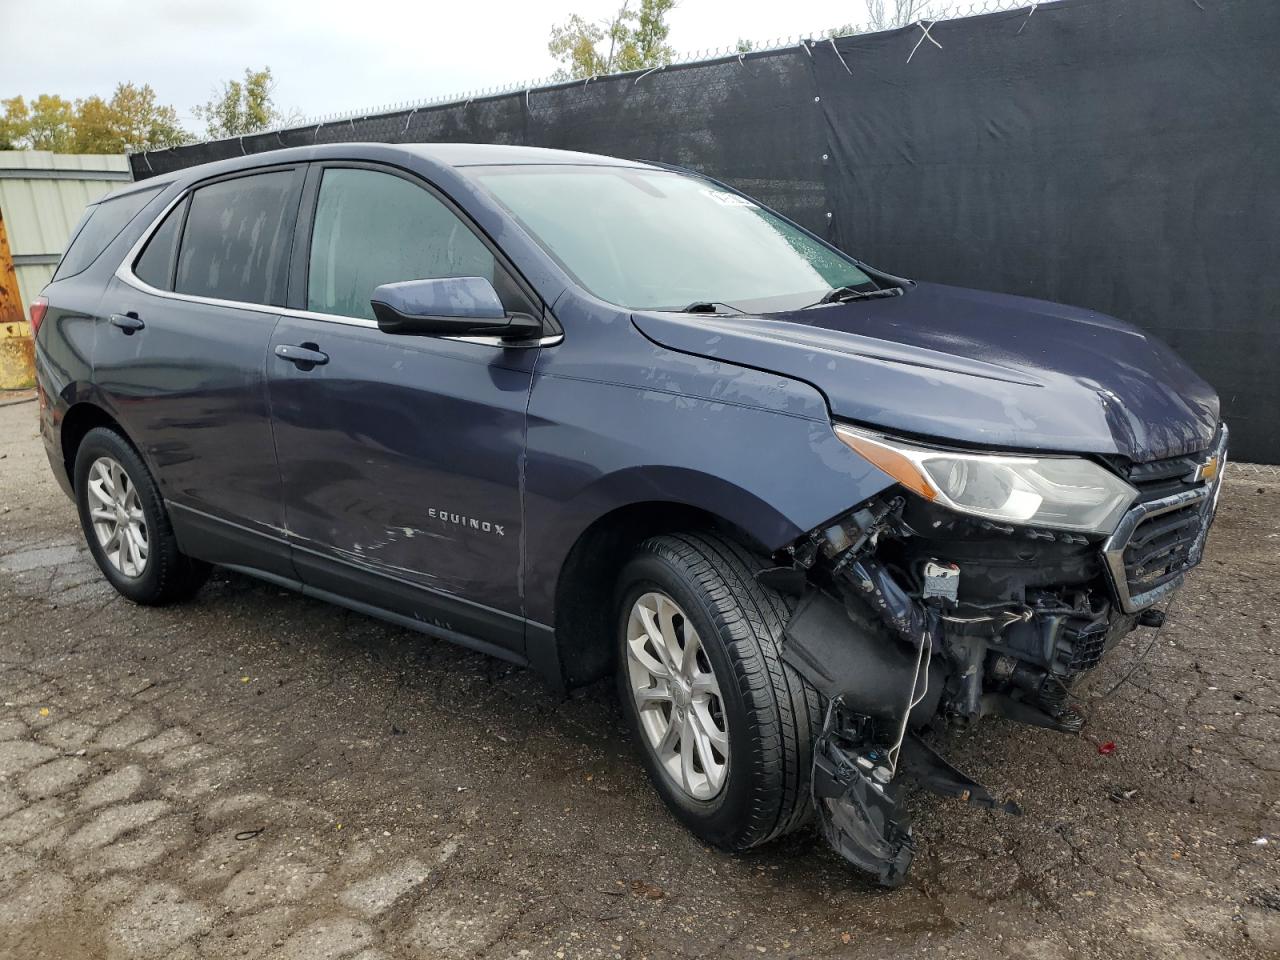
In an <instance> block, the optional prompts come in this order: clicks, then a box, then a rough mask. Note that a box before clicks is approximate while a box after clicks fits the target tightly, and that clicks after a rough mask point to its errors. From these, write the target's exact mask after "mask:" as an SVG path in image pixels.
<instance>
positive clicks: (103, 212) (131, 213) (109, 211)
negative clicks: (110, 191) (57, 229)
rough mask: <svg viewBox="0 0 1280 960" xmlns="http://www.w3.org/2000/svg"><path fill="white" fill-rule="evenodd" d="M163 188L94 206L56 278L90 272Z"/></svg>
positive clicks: (137, 191) (136, 193)
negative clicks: (100, 256) (89, 269)
mask: <svg viewBox="0 0 1280 960" xmlns="http://www.w3.org/2000/svg"><path fill="white" fill-rule="evenodd" d="M159 189H160V185H157V186H155V187H153V188H151V189H150V190H136V191H134V192H133V193H126V194H125V195H124V196H123V197H108V198H107V199H105V200H103V201H102V202H101V203H98V204H95V205H94V206H92V207H90V208H89V209H88V210H87V211H86V212H85V215H84V219H83V220H82V221H81V223H80V229H79V231H78V232H77V233H76V236H75V239H74V240H72V241H71V246H69V247H67V252H66V253H64V254H63V255H62V259H61V260H60V261H59V262H58V269H57V270H56V271H54V274H53V279H54V280H62V279H64V278H66V277H74V276H75V275H76V274H77V273H83V272H84V271H85V270H87V269H88V267H89V265H90V264H91V263H93V261H95V260H97V259H98V256H99V254H101V253H102V251H103V250H105V249H107V247H108V246H109V245H110V244H111V241H112V240H114V239H115V238H116V237H118V236H119V235H120V231H121V230H123V229H124V228H125V227H126V226H127V225H128V223H129V221H130V220H132V219H133V218H134V217H136V216H137V215H138V211H140V210H141V209H142V208H143V207H145V206H146V205H147V203H148V202H149V201H150V200H151V198H152V197H154V196H155V195H156V191H157V190H159Z"/></svg>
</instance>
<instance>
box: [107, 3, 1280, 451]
mask: <svg viewBox="0 0 1280 960" xmlns="http://www.w3.org/2000/svg"><path fill="white" fill-rule="evenodd" d="M1031 9H1032V8H1031V7H1030V5H1028V7H1027V8H1024V9H1021V10H1014V11H1008V12H1004V13H995V14H990V15H986V16H981V17H973V18H969V19H964V20H952V21H942V22H939V23H937V24H936V25H934V26H933V27H932V28H931V30H930V38H928V39H926V38H924V37H923V31H922V28H921V27H919V26H911V27H907V28H903V29H901V30H895V31H889V32H885V33H876V34H866V35H861V36H853V37H843V38H839V39H836V40H834V41H830V40H820V41H817V42H811V43H806V44H804V45H803V46H801V45H797V46H796V47H794V48H791V49H786V50H775V51H769V52H763V53H748V54H746V55H744V56H742V57H737V56H734V57H728V58H725V59H723V60H717V61H711V62H705V63H698V64H690V65H686V66H679V67H670V68H667V69H663V70H658V71H654V72H650V73H647V74H643V75H642V74H639V73H633V74H628V75H623V76H617V77H609V78H603V79H596V80H592V81H589V82H582V81H577V82H574V83H570V84H562V85H559V86H555V87H543V88H534V89H532V90H529V91H521V92H518V93H512V94H507V95H503V96H497V97H491V98H486V99H476V100H473V101H469V102H465V103H456V104H450V105H446V106H435V107H426V108H420V109H417V110H413V111H409V110H406V111H402V112H398V113H388V114H381V115H377V116H370V117H365V118H357V119H354V120H350V121H348V120H341V121H334V122H330V123H327V124H321V125H319V126H314V127H313V126H308V127H303V128H297V129H293V130H286V131H281V132H280V133H269V134H262V135H258V136H252V137H245V138H244V139H243V141H241V140H223V141H216V142H212V143H204V144H197V145H193V146H189V147H180V148H177V149H174V150H166V151H159V152H153V153H149V154H142V155H135V156H134V157H133V158H132V163H133V170H134V175H135V177H137V178H139V179H142V178H144V177H147V176H150V175H152V174H153V173H161V172H164V171H168V170H172V169H176V168H179V167H186V166H190V165H192V164H196V163H203V162H206V161H209V160H216V159H222V158H225V157H230V156H238V155H239V154H241V153H242V152H246V153H254V152H259V151H263V150H271V149H276V148H279V147H282V146H299V145H305V144H309V143H335V142H340V141H352V140H378V141H392V142H423V141H473V142H494V143H518V144H532V145H539V146H551V147H562V148H566V149H575V150H586V151H590V152H594V153H603V154H610V155H615V156H623V157H636V158H643V159H652V160H660V161H664V162H667V163H675V164H680V165H683V166H688V167H692V168H694V169H698V170H701V171H704V172H706V173H709V174H711V175H713V176H715V177H718V178H720V179H723V180H726V181H728V182H730V183H732V184H734V185H735V186H737V187H739V188H740V189H742V190H744V191H745V192H747V193H749V194H752V195H754V196H756V197H758V198H759V199H760V200H761V201H762V202H764V203H767V204H768V205H770V206H773V207H775V208H777V209H779V210H781V211H782V212H784V213H786V214H787V215H789V216H791V217H793V218H794V219H796V220H798V221H799V222H800V223H802V224H804V225H805V226H807V227H809V228H811V229H814V230H816V231H817V232H820V233H822V234H823V235H825V236H827V237H829V238H830V239H831V240H833V241H834V242H835V243H837V244H838V245H839V246H841V247H842V248H844V249H846V250H848V251H850V252H852V253H854V254H856V255H857V256H859V257H861V258H863V259H865V260H867V261H869V262H871V263H873V264H875V265H877V266H880V267H882V268H884V269H886V270H889V271H891V272H894V273H898V274H902V275H905V276H911V277H919V278H922V279H929V280H937V281H941V282H945V283H954V284H959V285H963V286H970V287H979V288H984V289H990V290H1000V291H1004V292H1008V293H1016V294H1023V295H1026V296H1033V297H1043V298H1046V299H1049V300H1057V301H1061V302H1064V303H1071V304H1077V305H1081V306H1086V307H1091V308H1093V309H1096V310H1100V311H1103V312H1106V313H1110V314H1114V315H1116V316H1119V317H1122V318H1124V319H1126V320H1130V321H1132V322H1134V323H1136V324H1138V325H1139V326H1141V327H1143V328H1144V329H1146V330H1149V331H1151V332H1153V333H1155V334H1157V335H1158V336H1160V337H1162V338H1163V339H1165V340H1166V341H1168V342H1169V343H1170V344H1172V345H1173V347H1174V348H1175V349H1177V350H1178V351H1179V352H1180V353H1181V354H1182V355H1183V356H1184V357H1185V358H1186V359H1187V360H1188V361H1189V362H1190V363H1191V364H1192V365H1193V366H1194V367H1195V368H1196V369H1197V370H1198V371H1199V372H1200V374H1201V375H1202V376H1204V377H1205V378H1206V379H1208V380H1209V381H1210V382H1211V383H1213V384H1214V386H1216V387H1217V389H1218V390H1219V392H1220V393H1221V394H1222V399H1223V406H1224V411H1225V415H1226V417H1227V419H1228V420H1229V421H1230V423H1231V427H1232V440H1233V443H1232V447H1233V450H1232V453H1233V456H1234V457H1235V458H1237V459H1247V460H1254V461H1258V462H1264V463H1280V424H1278V423H1277V420H1278V419H1280V242H1278V241H1280V67H1278V66H1277V63H1280V4H1278V3H1276V2H1275V0H1061V2H1056V3H1042V4H1040V5H1038V6H1037V7H1035V8H1034V12H1031ZM922 40H923V42H921V41H922ZM932 40H936V41H937V44H940V45H941V46H940V47H939V46H937V45H935V44H934V43H933V42H931V41H932ZM913 51H914V52H913ZM908 58H910V59H908Z"/></svg>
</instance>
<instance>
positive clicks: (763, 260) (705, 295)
mask: <svg viewBox="0 0 1280 960" xmlns="http://www.w3.org/2000/svg"><path fill="white" fill-rule="evenodd" d="M473 175H474V176H475V177H476V178H477V179H478V180H479V182H480V183H481V184H482V185H483V186H484V187H486V188H487V189H488V190H489V191H490V193H492V194H493V195H494V196H495V197H496V198H497V200H498V202H499V203H501V204H502V205H503V206H504V207H506V208H507V210H509V211H510V212H511V213H512V215H513V216H515V218H516V219H517V220H519V221H520V222H521V224H523V225H524V227H525V228H526V229H527V230H528V231H529V232H530V233H531V234H532V235H533V237H534V239H536V240H537V241H538V242H539V243H540V244H541V245H542V247H543V249H545V250H546V251H547V252H548V253H550V254H551V255H552V256H553V257H555V258H556V259H557V260H558V261H559V262H560V263H561V264H562V265H563V266H564V268H565V269H566V270H567V271H568V272H569V273H570V274H571V275H572V276H573V277H574V278H576V279H577V281H578V282H579V283H581V284H582V285H583V286H584V287H586V289H587V290H589V291H591V292H592V293H593V294H595V295H596V296H597V297H599V298H600V299H602V300H608V301H609V302H611V303H615V304H617V305H619V306H622V307H626V308H629V309H632V310H640V309H649V310H682V309H685V308H687V307H689V306H691V305H693V304H695V303H725V304H729V305H731V306H734V307H738V308H741V309H743V310H751V311H761V312H764V311H771V310H788V309H795V308H798V307H802V306H805V305H807V304H810V303H813V302H814V301H815V300H817V299H819V298H820V297H822V296H823V295H825V294H827V293H829V292H830V291H831V290H833V289H836V288H839V287H855V288H857V287H863V286H873V282H872V280H871V278H870V277H868V276H867V274H866V273H864V272H863V271H862V270H861V269H859V267H858V265H857V264H856V263H854V262H853V261H852V260H850V259H849V258H848V257H846V256H844V255H843V254H840V253H837V252H836V251H834V250H832V249H831V248H830V247H827V246H825V245H824V244H822V243H819V242H818V241H817V240H815V239H813V238H812V237H810V236H809V235H808V234H806V233H804V231H802V230H800V229H799V228H798V227H796V226H794V225H793V224H790V223H788V222H787V221H785V220H783V219H781V218H780V217H777V216H775V215H774V214H772V213H769V212H768V211H766V210H764V209H762V208H761V207H759V206H757V205H756V204H755V203H753V202H751V201H750V200H748V199H746V198H745V197H741V196H739V195H738V194H736V193H730V192H728V191H725V190H722V189H719V188H717V187H716V186H715V185H714V184H712V183H709V182H708V181H706V180H702V179H699V178H697V177H690V176H685V175H683V174H679V173H674V172H669V171H665V170H646V169H637V168H634V167H612V166H565V165H557V166H549V165H548V166H539V165H529V166H508V167H481V168H477V169H476V170H475V171H474V172H473Z"/></svg>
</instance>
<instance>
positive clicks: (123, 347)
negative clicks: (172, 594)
mask: <svg viewBox="0 0 1280 960" xmlns="http://www.w3.org/2000/svg"><path fill="white" fill-rule="evenodd" d="M303 172H304V171H303V168H301V167H294V168H274V169H269V170H264V171H261V172H259V171H249V172H242V173H239V174H237V175H234V176H231V177H226V178H223V179H220V180H216V181H212V182H209V183H206V184H202V185H200V186H197V187H196V188H195V189H194V190H192V191H191V192H190V193H189V194H187V195H186V196H184V197H182V198H181V199H180V200H179V201H178V202H177V203H176V204H175V205H174V206H173V207H172V209H170V210H169V212H168V213H167V214H166V215H165V216H164V217H163V219H162V220H161V222H160V223H159V225H158V226H157V227H156V229H155V231H154V233H152V234H151V235H150V237H149V238H148V239H147V240H146V243H145V245H144V246H143V247H142V249H141V251H140V253H139V254H138V256H137V258H136V259H133V260H130V261H128V262H126V263H125V264H124V269H123V270H122V271H120V272H121V274H122V276H123V279H122V278H121V277H116V278H113V279H112V281H111V284H110V285H109V286H108V289H107V292H106V294H105V295H104V297H103V300H102V306H101V308H100V309H101V313H102V318H101V322H100V324H99V330H98V335H97V340H96V345H95V350H94V378H95V380H96V382H97V386H98V388H99V389H100V390H101V391H102V393H103V394H104V395H105V396H106V397H107V398H108V399H109V402H110V405H111V407H112V410H113V412H114V413H115V414H116V415H117V416H118V417H119V419H120V420H121V422H122V425H123V426H124V428H125V430H126V432H127V433H128V434H129V436H130V437H132V438H133V440H134V442H135V443H137V444H138V445H139V446H140V447H141V448H142V452H143V454H144V455H145V456H146V457H147V458H148V460H149V461H150V462H151V463H152V464H154V465H155V468H156V473H157V476H156V480H157V482H158V484H159V486H160V490H161V492H162V493H163V495H164V497H165V499H166V500H167V501H168V502H169V504H170V513H171V515H172V517H173V522H174V528H175V531H176V532H177V534H178V538H179V540H180V542H181V543H182V545H183V548H184V549H185V550H187V552H189V553H192V554H194V555H195V556H199V557H202V558H204V559H208V560H213V561H215V562H225V563H231V564H246V565H248V566H252V567H255V568H257V569H260V570H265V571H266V572H269V573H273V574H276V575H277V576H281V577H285V578H292V576H293V569H292V565H291V564H290V560H289V547H288V544H287V542H286V540H285V537H284V506H283V500H282V498H281V487H280V475H279V471H278V470H277V469H276V460H275V447H274V444H273V441H272V433H271V419H270V414H269V411H268V407H267V402H268V398H267V380H266V357H267V350H268V346H269V344H270V341H271V332H272V329H273V328H274V326H275V324H276V321H277V319H278V310H279V308H280V307H282V306H283V305H284V302H285V297H286V293H287V283H286V281H287V274H288V266H289V264H288V260H289V251H290V249H291V244H292V239H293V233H294V223H295V218H296V215H297V210H298V203H299V198H300V196H301V189H302V182H303Z"/></svg>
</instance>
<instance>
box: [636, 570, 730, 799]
mask: <svg viewBox="0 0 1280 960" xmlns="http://www.w3.org/2000/svg"><path fill="white" fill-rule="evenodd" d="M627 676H628V679H629V680H630V687H631V695H632V697H633V699H634V700H635V706H636V712H637V714H638V715H639V718H640V728H641V730H642V731H643V733H644V737H645V739H646V740H647V746H648V747H649V749H650V750H652V751H653V752H654V754H655V755H656V756H657V759H658V763H659V765H660V766H661V767H662V769H663V771H664V772H665V773H666V775H667V776H668V777H669V778H670V780H671V782H672V783H674V784H675V785H676V786H677V787H679V788H680V789H681V790H682V791H683V792H684V793H686V794H688V795H689V796H690V797H693V798H694V799H696V800H710V799H711V798H713V797H714V796H716V795H717V794H718V793H719V792H720V790H721V789H722V788H723V787H724V782H725V775H726V774H727V773H728V770H729V730H728V724H727V721H726V719H725V712H724V701H723V699H722V697H721V695H720V684H719V683H718V682H717V680H716V675H715V672H714V670H713V669H712V667H711V661H710V659H709V658H708V657H707V653H706V651H705V649H703V645H702V639H701V638H700V637H699V636H698V631H697V630H696V629H694V626H693V623H692V622H690V620H689V618H688V617H686V616H685V613H684V611H683V610H681V609H680V607H679V605H677V604H676V602H675V601H674V600H672V599H671V598H670V597H668V596H667V595H666V594H664V593H659V592H650V593H646V594H643V595H642V596H640V597H639V598H638V599H637V600H636V602H635V604H634V605H633V606H632V608H631V613H630V615H629V616H628V618H627Z"/></svg>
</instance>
